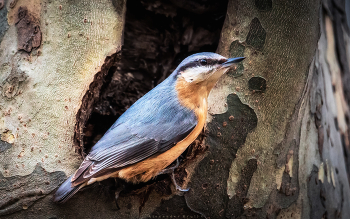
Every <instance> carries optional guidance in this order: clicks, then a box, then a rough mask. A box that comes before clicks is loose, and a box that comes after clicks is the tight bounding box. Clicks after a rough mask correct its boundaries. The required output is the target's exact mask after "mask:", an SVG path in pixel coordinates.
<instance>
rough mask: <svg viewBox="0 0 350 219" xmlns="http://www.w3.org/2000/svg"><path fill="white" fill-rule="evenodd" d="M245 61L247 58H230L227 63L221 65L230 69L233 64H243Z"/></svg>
mask: <svg viewBox="0 0 350 219" xmlns="http://www.w3.org/2000/svg"><path fill="white" fill-rule="evenodd" d="M244 59H245V57H237V58H228V59H227V60H226V62H224V63H222V64H221V67H224V68H228V67H231V66H232V65H233V64H235V63H238V62H241V61H243V60H244Z"/></svg>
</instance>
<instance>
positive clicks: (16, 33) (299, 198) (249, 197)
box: [0, 0, 350, 219]
mask: <svg viewBox="0 0 350 219" xmlns="http://www.w3.org/2000/svg"><path fill="white" fill-rule="evenodd" d="M153 2H155V3H154V5H156V6H157V7H154V8H151V9H150V8H148V9H147V10H158V11H157V12H159V13H164V14H167V16H172V14H173V13H179V12H178V11H177V12H174V11H171V10H170V9H169V8H171V7H168V6H169V5H167V4H168V3H163V2H160V3H159V2H158V3H159V4H157V1H156V0H155V1H153ZM171 2H172V3H171V4H174V5H176V7H178V8H181V9H184V8H185V9H186V10H193V11H192V13H195V14H196V13H198V14H200V13H202V12H201V11H202V10H206V9H205V7H204V6H203V7H204V8H201V7H200V6H201V5H204V4H201V3H196V4H198V5H197V6H196V7H198V10H197V11H196V10H194V9H188V8H186V7H187V6H186V4H189V3H184V4H182V3H183V2H182V1H171ZM191 2H192V1H191ZM169 4H170V3H169ZM162 6H163V7H162ZM343 8H345V2H344V1H336V0H328V1H327V0H324V1H322V2H320V1H317V0H309V1H301V0H295V1H285V0H275V1H272V0H255V1H253V0H251V1H243V0H241V1H239V0H231V1H229V4H228V7H227V13H226V18H225V22H224V25H223V28H222V30H221V35H220V41H219V46H218V48H217V52H218V53H219V54H222V55H224V56H226V57H235V56H245V57H246V59H245V61H244V62H243V63H240V64H239V65H237V68H236V69H234V70H232V71H230V72H229V73H228V74H227V75H225V76H223V77H222V78H221V79H220V81H219V82H218V84H217V85H216V86H215V88H214V89H213V91H212V92H211V94H210V97H209V114H208V121H207V125H206V128H205V130H204V132H203V134H202V135H201V136H200V137H199V138H198V139H197V140H196V141H195V142H194V143H193V144H192V145H191V147H190V148H189V150H188V151H187V152H186V153H185V154H184V159H183V161H182V162H181V164H180V167H179V168H177V170H176V172H175V173H176V180H177V182H178V183H179V184H180V185H182V187H190V190H189V192H186V193H179V192H176V191H175V189H174V186H172V184H171V180H170V178H169V177H159V178H157V179H155V180H153V181H151V182H150V183H145V184H142V185H135V186H132V185H131V189H129V190H128V191H125V192H122V193H121V195H120V197H119V199H118V200H117V203H118V206H119V207H120V209H118V208H117V206H116V203H115V201H114V199H113V195H112V196H111V191H114V189H115V188H114V187H115V185H114V184H113V183H112V184H108V183H110V182H108V183H107V184H104V185H95V186H94V187H93V188H88V189H86V190H84V191H82V192H79V193H77V194H76V195H75V196H74V197H73V198H72V199H71V200H69V201H68V202H67V203H65V204H63V205H56V204H54V203H53V202H52V195H53V191H54V190H55V189H56V188H57V187H58V186H59V185H60V183H62V182H63V181H64V180H65V179H66V177H67V176H69V175H70V174H72V173H73V172H74V170H75V169H76V168H77V167H78V166H79V165H80V162H81V161H82V156H81V155H84V152H86V148H84V147H86V144H84V141H83V138H84V133H85V134H86V126H87V123H88V120H89V118H90V116H91V114H92V112H93V110H94V107H95V106H96V103H97V102H98V101H99V100H100V99H101V96H103V95H107V94H106V92H105V91H106V90H108V89H112V88H110V87H111V85H110V84H109V85H108V84H107V82H108V80H109V79H108V78H112V77H116V76H118V75H120V74H117V73H118V71H120V72H121V70H120V68H119V67H120V66H121V69H123V68H124V67H123V65H122V64H120V63H121V61H120V60H122V58H121V56H122V55H123V53H124V54H129V53H128V51H123V53H122V54H121V53H120V51H121V46H122V35H123V31H124V20H125V10H126V2H125V1H112V2H111V1H107V0H106V1H105V0H99V1H50V0H47V1H45V0H41V1H40V0H31V1H30V2H28V1H21V0H18V1H16V0H13V1H11V2H6V1H5V2H4V6H3V7H2V9H1V1H0V43H1V44H0V57H1V58H0V62H1V65H0V86H1V87H0V92H1V96H2V98H1V99H0V109H1V111H2V116H1V118H0V133H1V141H0V172H1V174H0V183H1V184H0V197H1V199H0V215H4V216H3V217H6V218H24V217H25V218H69V217H73V218H163V217H168V218H171V217H173V218H191V217H192V218H200V217H206V218H212V219H213V218H214V219H215V218H350V208H349V207H350V203H349V202H350V200H349V199H348V197H350V187H349V176H350V174H349V173H350V170H349V168H350V166H349V165H350V151H349V150H350V144H349V136H350V135H349V133H350V132H349V129H348V126H349V123H350V120H349V103H350V83H349V80H350V79H349V78H350V71H349V63H348V57H349V55H350V40H349V39H350V38H349V31H348V29H349V28H348V25H347V23H346V13H345V11H343ZM162 10H163V11H162ZM164 11H165V12H164ZM196 16H197V14H196ZM198 16H199V15H198ZM126 22H128V21H126ZM185 32H186V31H185ZM187 32H188V31H187ZM194 32H195V31H194ZM194 32H193V35H195V33H194ZM191 34H192V33H191ZM191 34H190V35H191ZM125 36H129V35H125ZM187 36H188V35H187ZM191 36H192V35H191ZM194 38H195V37H193V39H194ZM213 38H215V37H213ZM129 40H130V39H129ZM145 40H147V39H145ZM185 41H186V40H185ZM198 41H201V40H198ZM125 42H126V40H125ZM136 43H139V42H135V44H136ZM126 44H127V43H126ZM174 51H176V49H174ZM193 51H194V50H193ZM129 52H130V51H129ZM132 52H135V51H134V50H132ZM164 58H165V57H164ZM115 63H119V64H115ZM124 64H125V63H124ZM128 64H130V63H128ZM169 69H171V68H170V67H169V68H168V71H169ZM115 72H116V73H115ZM121 76H122V77H126V76H127V75H123V74H121ZM159 78H160V79H159V80H162V79H164V75H162V76H161V77H159ZM108 83H110V82H108ZM145 86H146V85H145ZM147 86H148V85H147ZM123 89H124V88H123ZM74 146H75V147H74ZM74 148H75V150H74ZM129 186H130V185H129ZM112 193H113V192H112Z"/></svg>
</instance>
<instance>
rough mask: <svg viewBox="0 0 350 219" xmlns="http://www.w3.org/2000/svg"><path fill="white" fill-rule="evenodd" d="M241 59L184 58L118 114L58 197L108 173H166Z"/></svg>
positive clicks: (139, 178) (145, 176)
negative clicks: (216, 90) (219, 85)
mask: <svg viewBox="0 0 350 219" xmlns="http://www.w3.org/2000/svg"><path fill="white" fill-rule="evenodd" d="M243 59H244V58H243V57H239V58H229V59H228V58H225V57H223V56H221V55H218V54H216V53H209V52H204V53H197V54H194V55H191V56H189V57H187V58H186V59H185V60H183V61H182V62H181V63H180V65H179V66H178V67H177V68H176V69H175V70H174V72H173V73H172V74H171V75H170V76H169V77H168V78H167V79H165V80H164V81H163V82H162V83H160V84H159V85H158V86H156V87H155V88H154V89H153V90H151V91H150V92H148V93H147V94H146V95H144V96H143V97H142V98H140V99H139V100H138V101H136V102H135V103H134V104H133V105H132V106H131V107H130V108H129V109H128V110H127V111H126V112H125V113H124V114H123V115H121V116H120V117H119V118H118V120H117V121H116V122H115V123H114V124H113V126H112V127H111V128H110V129H109V130H108V131H107V132H106V133H105V135H104V136H103V137H102V138H101V139H100V140H99V141H98V142H97V143H96V144H95V145H94V146H93V147H92V149H91V151H90V153H89V154H88V155H87V156H86V158H85V159H84V161H83V162H82V164H81V165H80V167H79V169H78V170H77V171H76V172H75V173H74V174H73V175H72V176H71V177H69V178H68V179H67V180H66V181H65V182H64V183H63V184H62V185H61V186H60V187H59V189H58V190H57V192H56V194H55V197H54V201H55V202H60V203H63V202H66V201H67V200H68V199H69V198H71V197H72V196H73V195H74V194H75V193H76V192H77V191H78V190H79V189H81V188H83V187H84V186H87V185H90V184H92V183H94V182H97V181H102V180H104V179H107V178H110V177H113V178H121V179H124V180H125V181H127V182H132V183H140V182H147V181H148V180H150V179H152V178H154V177H155V176H157V175H159V174H162V173H165V172H166V169H165V168H166V167H168V166H169V165H171V164H172V163H173V162H174V161H175V160H176V159H177V158H178V157H179V156H180V155H181V154H182V153H183V152H184V151H185V150H186V148H187V147H188V146H189V145H190V144H191V143H192V142H193V141H194V140H195V139H196V138H197V136H198V135H199V134H200V133H201V131H202V129H203V127H204V125H205V121H206V116H207V110H208V103H207V101H208V95H209V93H210V91H211V89H212V88H213V87H214V85H215V84H216V82H217V81H218V79H219V78H220V77H221V76H222V75H223V74H224V73H226V72H227V71H228V69H229V68H230V67H231V66H232V65H233V64H234V63H238V62H240V61H242V60H243ZM174 183H175V181H174ZM175 185H176V183H175ZM176 188H177V189H179V190H181V188H180V187H179V186H178V185H176Z"/></svg>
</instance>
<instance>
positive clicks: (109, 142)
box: [72, 75, 197, 185]
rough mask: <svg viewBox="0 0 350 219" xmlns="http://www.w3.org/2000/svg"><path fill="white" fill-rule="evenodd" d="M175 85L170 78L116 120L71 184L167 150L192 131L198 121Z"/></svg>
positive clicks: (173, 79)
mask: <svg viewBox="0 0 350 219" xmlns="http://www.w3.org/2000/svg"><path fill="white" fill-rule="evenodd" d="M175 83H176V75H171V76H169V77H168V78H167V79H166V80H165V81H163V82H162V83H161V84H159V85H158V86H157V87H155V88H154V89H153V90H151V91H150V92H149V93H147V94H146V95H145V96H143V97H142V98H140V99H139V100H138V101H137V102H136V103H135V104H134V105H132V106H131V107H130V108H129V109H128V110H127V111H126V112H125V113H124V114H123V115H122V116H121V117H119V119H118V120H117V121H116V122H115V123H114V124H113V126H112V127H111V128H110V129H109V130H108V131H107V132H106V133H105V135H104V136H103V137H102V138H101V139H100V140H99V141H98V142H97V143H96V144H95V145H94V147H93V148H92V149H91V151H90V153H89V154H88V156H87V157H86V158H85V160H84V161H83V163H82V164H81V166H80V168H79V169H78V170H77V172H76V173H75V174H74V176H73V178H72V182H74V185H77V184H79V183H82V182H84V181H87V180H89V179H90V178H91V177H93V176H96V175H99V176H100V175H101V174H103V171H104V170H106V169H108V168H112V167H113V168H121V167H124V166H127V165H130V164H134V163H137V162H140V161H142V160H144V159H146V158H148V157H151V156H152V155H155V154H157V153H162V152H164V151H166V150H169V149H170V148H171V147H173V146H174V145H175V144H176V143H177V142H179V141H181V140H183V139H184V138H185V137H186V136H187V135H188V134H189V133H190V132H191V131H192V130H193V128H194V127H195V126H196V125H197V118H196V116H195V114H194V112H193V111H191V110H189V109H187V108H185V107H183V106H182V105H181V104H180V102H179V101H178V98H177V92H176V90H175Z"/></svg>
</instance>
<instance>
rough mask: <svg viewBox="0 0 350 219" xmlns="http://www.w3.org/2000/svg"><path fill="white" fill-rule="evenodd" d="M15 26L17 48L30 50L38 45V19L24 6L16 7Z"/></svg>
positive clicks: (39, 42) (39, 35)
mask: <svg viewBox="0 0 350 219" xmlns="http://www.w3.org/2000/svg"><path fill="white" fill-rule="evenodd" d="M16 27H17V41H18V50H24V51H26V52H31V51H32V49H33V48H37V47H39V46H40V44H41V30H40V20H39V18H37V17H35V16H34V15H33V14H32V13H30V12H29V11H28V9H27V7H25V6H21V7H19V8H18V12H17V20H16Z"/></svg>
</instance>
